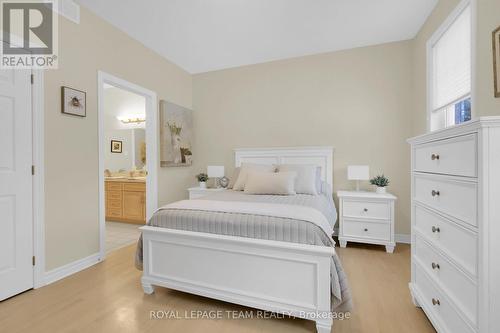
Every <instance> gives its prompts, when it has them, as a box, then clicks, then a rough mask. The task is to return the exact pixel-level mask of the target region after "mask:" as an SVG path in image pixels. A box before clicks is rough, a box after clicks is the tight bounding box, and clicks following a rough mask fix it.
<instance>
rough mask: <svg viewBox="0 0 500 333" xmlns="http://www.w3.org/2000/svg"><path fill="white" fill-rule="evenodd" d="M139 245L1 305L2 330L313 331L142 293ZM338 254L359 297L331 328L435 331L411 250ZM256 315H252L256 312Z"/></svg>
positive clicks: (351, 248)
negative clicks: (413, 283) (208, 314)
mask: <svg viewBox="0 0 500 333" xmlns="http://www.w3.org/2000/svg"><path fill="white" fill-rule="evenodd" d="M134 251H135V245H132V246H127V247H125V248H122V249H119V250H116V251H114V252H113V253H111V254H110V255H109V256H108V257H107V259H106V261H105V262H103V263H101V264H98V265H96V266H94V267H91V268H89V269H87V270H85V271H83V272H80V273H78V274H75V275H73V276H70V277H68V278H66V279H64V280H61V281H58V282H56V283H54V284H51V285H49V286H47V287H44V288H41V289H38V290H30V291H28V292H26V293H24V294H21V295H18V296H16V297H13V298H11V299H8V300H6V301H4V302H1V303H0V331H1V332H9V333H15V332H36V333H38V332H40V333H44V332H50V333H56V332H92V333H94V332H106V333H108V332H120V333H122V332H162V333H166V332H186V333H189V332H203V333H209V332H242V333H243V332H245V333H247V332H287V333H288V332H290V333H292V332H315V326H314V323H313V322H312V321H307V320H302V319H292V318H285V319H283V318H281V319H275V318H273V319H257V318H252V319H228V318H227V315H226V314H227V313H226V312H225V311H251V310H252V309H249V308H245V307H241V306H237V305H233V304H229V303H225V302H220V301H215V300H212V299H207V298H203V297H199V296H194V295H189V294H185V293H181V292H177V291H173V290H168V289H165V288H156V292H155V294H153V295H144V294H143V292H142V289H141V285H140V276H141V272H140V271H138V270H136V269H135V267H134V265H133V258H134ZM337 251H338V253H339V255H340V257H341V260H342V262H343V264H344V269H345V270H346V272H347V275H348V278H349V282H350V285H351V289H352V292H353V298H354V309H353V310H352V317H351V318H350V319H348V320H343V321H338V320H336V321H334V326H333V330H332V332H335V333H343V332H353V333H356V332H370V333H373V332H384V333H389V332H405V333H409V332H434V329H433V328H432V326H431V324H430V323H429V321H428V320H427V318H426V317H425V315H424V313H423V312H422V311H421V310H420V309H418V308H415V307H414V306H413V304H412V303H411V299H410V295H409V291H408V281H409V280H410V257H409V256H410V248H409V246H408V245H401V244H398V246H397V247H396V250H395V253H394V254H392V255H391V254H387V253H385V251H384V248H383V247H377V246H364V245H354V244H352V245H351V244H348V247H347V248H346V249H342V248H337ZM193 310H194V311H197V310H202V311H203V310H208V311H217V310H220V311H222V313H224V316H223V317H224V318H223V319H218V320H210V319H185V317H186V316H185V315H186V313H185V311H186V312H187V314H188V315H189V316H190V314H191V311H193ZM151 311H171V312H168V313H169V314H173V313H175V312H174V311H177V314H178V315H179V316H180V317H183V318H184V319H150V312H151ZM254 315H255V312H254Z"/></svg>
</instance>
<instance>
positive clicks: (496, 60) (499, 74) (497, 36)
mask: <svg viewBox="0 0 500 333" xmlns="http://www.w3.org/2000/svg"><path fill="white" fill-rule="evenodd" d="M492 42H493V78H494V80H495V82H494V86H495V97H497V98H498V97H500V27H498V28H497V29H496V30H495V31H493V41H492Z"/></svg>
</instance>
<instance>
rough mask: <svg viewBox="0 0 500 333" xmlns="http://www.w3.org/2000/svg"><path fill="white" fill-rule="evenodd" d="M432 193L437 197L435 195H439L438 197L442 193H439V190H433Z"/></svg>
mask: <svg viewBox="0 0 500 333" xmlns="http://www.w3.org/2000/svg"><path fill="white" fill-rule="evenodd" d="M431 194H432V196H433V197H435V196H438V197H439V195H440V194H441V193H439V191H436V190H432V192H431Z"/></svg>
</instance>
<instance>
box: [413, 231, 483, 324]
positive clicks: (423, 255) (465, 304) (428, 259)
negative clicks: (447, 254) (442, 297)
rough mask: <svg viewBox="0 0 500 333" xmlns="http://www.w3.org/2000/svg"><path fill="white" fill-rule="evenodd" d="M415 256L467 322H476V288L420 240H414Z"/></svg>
mask: <svg viewBox="0 0 500 333" xmlns="http://www.w3.org/2000/svg"><path fill="white" fill-rule="evenodd" d="M414 246H415V255H416V257H417V258H418V260H419V261H420V263H421V264H422V265H423V266H424V267H426V269H427V271H428V272H429V274H430V276H431V277H432V278H433V279H434V280H435V281H439V283H440V284H441V286H442V288H444V290H445V292H446V294H447V295H448V297H449V298H451V299H452V300H453V302H454V303H455V305H457V306H458V307H459V308H460V310H461V311H462V312H463V313H465V314H466V315H467V317H468V318H469V320H470V321H471V322H472V323H474V324H476V322H477V288H476V284H475V283H474V282H472V281H471V280H470V279H469V278H468V277H467V276H466V275H465V274H464V273H463V272H461V271H460V270H459V269H457V268H456V267H455V266H454V265H452V264H451V263H450V262H449V261H448V260H446V259H445V258H444V257H443V256H442V255H441V254H439V253H438V252H436V251H435V250H434V249H433V248H432V247H431V246H430V245H429V244H428V243H427V242H425V241H424V240H423V239H422V238H420V237H416V239H415V244H414Z"/></svg>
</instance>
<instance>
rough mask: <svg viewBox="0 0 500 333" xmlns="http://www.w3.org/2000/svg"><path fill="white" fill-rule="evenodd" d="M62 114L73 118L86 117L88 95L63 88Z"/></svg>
mask: <svg viewBox="0 0 500 333" xmlns="http://www.w3.org/2000/svg"><path fill="white" fill-rule="evenodd" d="M61 104H62V105H61V112H62V113H65V114H70V115H73V116H79V117H85V116H86V115H87V113H86V112H87V111H86V104H87V101H86V93H85V91H81V90H76V89H73V88H70V87H64V86H63V87H61Z"/></svg>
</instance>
